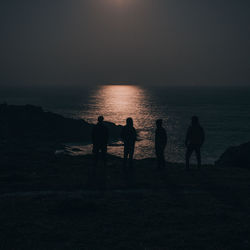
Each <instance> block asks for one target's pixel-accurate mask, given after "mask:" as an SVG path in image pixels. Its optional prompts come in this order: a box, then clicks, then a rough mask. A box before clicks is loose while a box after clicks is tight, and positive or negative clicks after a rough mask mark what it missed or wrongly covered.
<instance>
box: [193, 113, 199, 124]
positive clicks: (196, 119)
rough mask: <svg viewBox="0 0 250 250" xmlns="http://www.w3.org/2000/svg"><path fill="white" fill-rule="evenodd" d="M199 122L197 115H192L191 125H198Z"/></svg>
mask: <svg viewBox="0 0 250 250" xmlns="http://www.w3.org/2000/svg"><path fill="white" fill-rule="evenodd" d="M198 124H199V118H198V116H195V115H194V116H192V125H194V126H195V125H198Z"/></svg>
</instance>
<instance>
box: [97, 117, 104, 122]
mask: <svg viewBox="0 0 250 250" xmlns="http://www.w3.org/2000/svg"><path fill="white" fill-rule="evenodd" d="M103 120H104V118H103V116H102V115H100V116H99V117H98V122H99V123H102V122H103Z"/></svg>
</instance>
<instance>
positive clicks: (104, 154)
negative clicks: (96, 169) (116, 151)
mask: <svg viewBox="0 0 250 250" xmlns="http://www.w3.org/2000/svg"><path fill="white" fill-rule="evenodd" d="M101 151H102V161H103V167H102V169H101V176H100V185H101V186H100V187H101V188H102V189H104V188H105V187H106V160H107V159H106V158H107V146H103V147H102V149H101Z"/></svg>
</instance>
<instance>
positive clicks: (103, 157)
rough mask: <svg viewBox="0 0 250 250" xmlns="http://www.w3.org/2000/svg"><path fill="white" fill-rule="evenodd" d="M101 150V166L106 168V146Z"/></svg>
mask: <svg viewBox="0 0 250 250" xmlns="http://www.w3.org/2000/svg"><path fill="white" fill-rule="evenodd" d="M101 150H102V161H103V165H104V166H105V167H106V164H107V146H103V147H102V149H101Z"/></svg>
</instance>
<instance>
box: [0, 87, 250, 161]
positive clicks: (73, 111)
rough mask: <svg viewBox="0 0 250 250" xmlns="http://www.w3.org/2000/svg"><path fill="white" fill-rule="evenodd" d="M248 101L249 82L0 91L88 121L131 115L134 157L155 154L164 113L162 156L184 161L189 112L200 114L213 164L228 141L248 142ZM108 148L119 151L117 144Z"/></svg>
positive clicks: (206, 157)
mask: <svg viewBox="0 0 250 250" xmlns="http://www.w3.org/2000/svg"><path fill="white" fill-rule="evenodd" d="M249 100H250V88H249V87H246V88H245V87H244V88H243V87H231V88H230V87H228V86H227V87H212V86H211V87H198V86H196V87H167V86H161V87H160V86H155V87H153V83H152V84H151V86H144V87H140V86H132V85H106V86H95V85H93V86H92V87H91V86H82V87H80V86H78V87H69V86H68V87H65V88H63V87H61V86H60V87H54V88H48V87H45V88H42V89H36V88H35V89H33V90H32V89H31V90H29V91H27V89H23V90H22V89H19V90H18V91H17V90H16V89H13V90H12V89H11V91H10V89H9V90H8V91H3V90H1V91H0V102H4V101H7V102H8V103H9V104H19V105H24V104H33V105H38V106H42V107H43V108H44V109H45V110H48V111H52V112H55V113H59V114H62V115H64V116H66V117H73V118H77V119H79V118H83V119H84V120H87V121H88V122H91V123H96V120H97V117H98V116H99V115H103V116H104V117H105V119H106V120H107V121H111V122H114V123H116V124H121V125H124V124H125V119H126V118H127V117H129V116H131V117H132V118H133V119H134V124H135V128H136V129H137V131H138V132H139V137H140V139H141V140H140V141H139V142H137V144H136V154H135V157H136V158H145V157H155V155H154V130H155V120H156V119H158V118H162V119H163V120H164V127H165V128H166V129H167V133H168V145H167V149H166V158H167V160H169V161H173V162H183V161H184V154H185V148H184V139H185V132H186V129H187V127H188V126H189V123H190V117H191V116H192V115H197V116H199V118H200V121H201V124H202V125H203V127H204V129H205V133H206V141H205V144H204V147H203V149H202V156H203V159H202V160H203V162H206V163H213V162H214V161H215V160H216V159H218V157H219V156H220V155H221V154H222V153H223V152H224V151H225V149H226V148H228V147H229V146H234V145H239V144H241V143H243V142H246V141H249V140H250V130H249V128H250V117H249V113H250V101H249ZM79 149H80V151H79ZM108 150H109V152H110V153H113V154H116V155H120V156H122V148H121V147H109V149H108ZM68 151H71V152H72V153H73V154H86V153H88V154H89V153H91V145H87V146H84V145H83V144H78V145H75V144H71V145H70V147H69V148H68ZM193 160H194V159H193Z"/></svg>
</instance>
